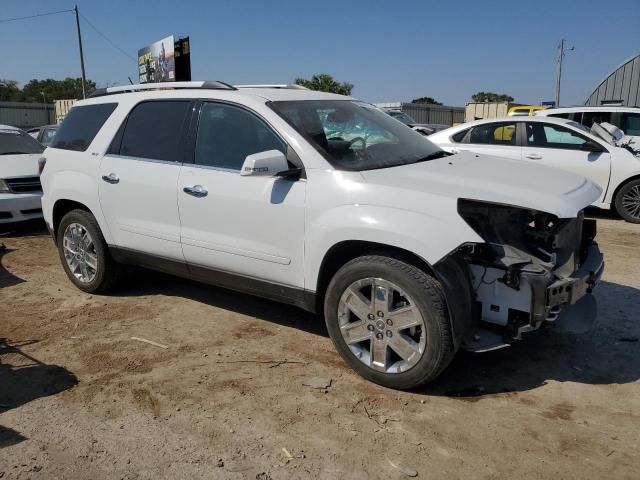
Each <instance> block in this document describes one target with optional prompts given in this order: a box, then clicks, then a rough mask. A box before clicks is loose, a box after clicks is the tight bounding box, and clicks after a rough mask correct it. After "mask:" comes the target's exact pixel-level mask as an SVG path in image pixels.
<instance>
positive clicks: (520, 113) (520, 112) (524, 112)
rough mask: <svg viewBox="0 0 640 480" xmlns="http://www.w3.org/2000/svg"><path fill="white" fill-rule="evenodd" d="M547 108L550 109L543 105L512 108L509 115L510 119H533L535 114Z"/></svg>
mask: <svg viewBox="0 0 640 480" xmlns="http://www.w3.org/2000/svg"><path fill="white" fill-rule="evenodd" d="M546 108H548V107H545V106H542V105H518V106H517V107H511V108H510V109H509V111H508V112H507V115H508V116H510V117H533V114H534V112H536V111H537V110H544V109H546Z"/></svg>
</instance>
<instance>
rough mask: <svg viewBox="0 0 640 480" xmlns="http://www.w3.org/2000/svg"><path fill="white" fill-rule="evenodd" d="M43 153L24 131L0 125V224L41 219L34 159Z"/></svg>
mask: <svg viewBox="0 0 640 480" xmlns="http://www.w3.org/2000/svg"><path fill="white" fill-rule="evenodd" d="M43 150H44V147H43V146H42V145H41V144H39V143H38V142H37V141H36V140H34V139H33V138H32V137H31V136H30V135H29V134H27V133H26V132H23V131H22V130H20V129H19V128H15V127H10V126H7V125H0V224H3V223H11V222H20V221H24V220H31V219H34V218H41V217H42V207H41V204H40V198H41V197H42V186H41V185H40V177H39V176H38V159H39V158H40V156H41V155H42V152H43Z"/></svg>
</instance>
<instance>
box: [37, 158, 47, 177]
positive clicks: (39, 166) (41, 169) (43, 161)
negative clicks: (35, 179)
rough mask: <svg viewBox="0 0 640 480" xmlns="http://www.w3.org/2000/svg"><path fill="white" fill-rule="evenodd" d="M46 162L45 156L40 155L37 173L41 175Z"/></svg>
mask: <svg viewBox="0 0 640 480" xmlns="http://www.w3.org/2000/svg"><path fill="white" fill-rule="evenodd" d="M46 164H47V159H46V157H40V158H39V159H38V175H42V171H43V170H44V166H45V165H46Z"/></svg>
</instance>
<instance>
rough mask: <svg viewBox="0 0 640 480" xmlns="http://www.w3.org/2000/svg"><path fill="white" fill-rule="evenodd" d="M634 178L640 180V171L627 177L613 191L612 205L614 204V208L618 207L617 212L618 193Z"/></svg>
mask: <svg viewBox="0 0 640 480" xmlns="http://www.w3.org/2000/svg"><path fill="white" fill-rule="evenodd" d="M634 180H640V173H636V174H635V175H632V176H630V177H629V178H625V179H624V180H623V181H622V182H620V183H619V184H618V186H617V187H616V188H615V190H614V191H613V194H612V195H611V205H613V208H614V209H616V213H618V211H617V207H616V198H617V197H618V193H619V192H620V190H622V188H623V187H624V186H625V185H627V184H629V183H630V182H633V181H634ZM618 214H619V213H618Z"/></svg>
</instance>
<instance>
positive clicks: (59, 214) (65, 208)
mask: <svg viewBox="0 0 640 480" xmlns="http://www.w3.org/2000/svg"><path fill="white" fill-rule="evenodd" d="M71 210H84V211H85V212H88V213H90V214H91V215H93V217H94V218H95V217H96V216H95V214H94V213H93V212H92V211H91V209H90V208H89V207H87V206H86V205H85V204H83V203H81V202H77V201H75V200H69V199H66V198H60V199H58V200H56V202H55V203H54V204H53V213H52V223H53V225H52V229H53V232H52V233H53V240H54V242H57V240H58V227H59V226H60V222H61V221H62V218H63V217H64V216H65V215H66V214H67V213H69V212H70V211H71Z"/></svg>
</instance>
